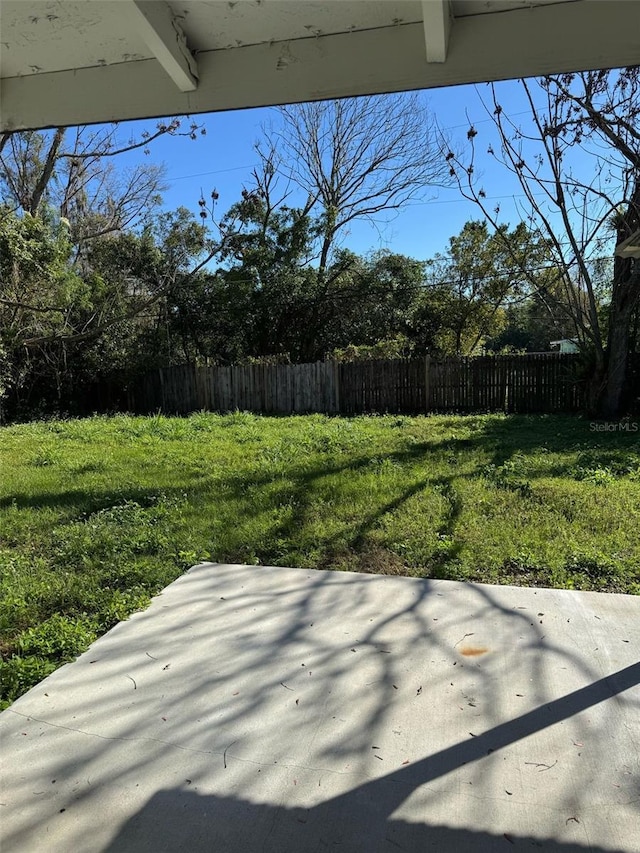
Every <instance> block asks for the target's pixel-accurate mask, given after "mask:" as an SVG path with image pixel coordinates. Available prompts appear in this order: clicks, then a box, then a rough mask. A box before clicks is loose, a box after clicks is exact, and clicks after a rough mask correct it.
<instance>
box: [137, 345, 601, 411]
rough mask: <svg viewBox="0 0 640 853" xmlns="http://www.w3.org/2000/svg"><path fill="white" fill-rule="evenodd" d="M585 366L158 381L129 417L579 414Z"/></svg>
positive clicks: (280, 372)
mask: <svg viewBox="0 0 640 853" xmlns="http://www.w3.org/2000/svg"><path fill="white" fill-rule="evenodd" d="M579 364H580V360H579V356H577V355H575V354H569V353H562V354H560V353H531V354H527V355H518V356H500V355H498V356H481V357H473V358H468V357H451V358H431V357H430V356H426V357H425V358H419V359H388V360H377V361H361V362H335V361H322V362H316V363H315V364H285V365H264V364H247V365H238V366H232V367H196V366H195V365H184V366H180V367H167V368H162V369H160V370H155V371H152V372H151V373H149V374H147V375H146V376H144V377H142V378H141V379H139V380H138V381H137V382H136V383H135V384H134V385H133V387H131V388H130V390H129V400H128V406H129V409H130V410H132V411H135V412H139V413H149V412H154V411H162V412H166V413H175V414H187V413H188V412H194V411H199V410H202V409H204V410H208V411H218V412H227V411H234V410H235V409H240V410H245V411H251V412H264V413H271V414H292V413H305V412H325V413H329V414H358V413H361V412H395V413H407V414H416V413H420V412H433V411H436V412H438V411H439V412H447V411H453V412H473V411H505V412H573V411H579V410H580V409H581V408H583V406H584V383H583V382H581V381H580V379H579V371H578V368H579Z"/></svg>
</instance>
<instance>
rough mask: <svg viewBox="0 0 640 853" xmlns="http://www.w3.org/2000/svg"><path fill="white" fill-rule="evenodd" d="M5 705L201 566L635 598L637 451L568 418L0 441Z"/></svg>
mask: <svg viewBox="0 0 640 853" xmlns="http://www.w3.org/2000/svg"><path fill="white" fill-rule="evenodd" d="M0 470H1V471H2V478H1V481H0V584H1V586H0V643H1V647H0V648H1V651H2V663H1V672H0V676H1V678H0V680H1V681H2V686H3V694H2V695H3V700H4V704H5V705H6V704H7V703H8V702H9V701H12V700H13V699H14V698H16V697H17V696H18V695H20V694H21V693H22V692H24V691H25V690H27V689H28V688H29V687H31V686H32V685H33V684H35V683H37V682H38V681H39V680H40V679H41V678H43V677H44V676H45V675H47V674H48V673H49V672H51V671H52V670H53V669H55V668H56V667H57V666H59V665H60V663H61V662H63V661H67V660H71V659H73V658H74V657H75V656H76V655H77V654H78V653H79V652H80V651H82V650H84V649H85V648H86V647H87V645H88V644H89V643H90V642H91V641H92V640H93V639H95V638H96V637H97V636H98V635H99V634H101V633H103V632H104V631H106V630H107V629H108V628H110V627H111V626H112V625H114V624H115V623H116V622H118V621H120V620H121V619H124V618H126V617H127V615H129V614H130V613H131V612H133V611H134V610H137V609H141V608H143V607H144V606H145V605H146V604H147V602H148V601H149V598H150V596H151V595H153V594H154V593H156V592H157V591H159V590H160V589H162V588H163V587H164V586H166V585H167V584H168V583H170V582H171V581H172V580H174V579H175V578H176V577H177V576H178V575H179V574H180V573H181V572H183V571H184V570H185V569H187V568H188V567H189V566H191V565H193V564H194V563H196V562H198V561H200V560H214V561H218V562H238V563H250V564H255V565H282V566H294V567H298V566H299V567H306V568H309V567H310V568H331V569H338V570H347V569H348V570H352V571H369V572H381V573H392V574H402V575H410V576H414V577H438V578H450V579H454V580H472V581H485V582H490V583H515V584H524V585H544V586H556V587H568V588H575V589H595V590H602V591H612V592H627V593H636V594H638V593H640V541H639V539H640V536H639V532H638V531H639V530H640V435H639V434H638V433H633V432H621V431H618V432H598V431H595V430H594V429H592V427H591V426H590V423H589V422H588V421H587V420H584V419H580V418H575V417H560V416H504V415H480V416H430V417H404V416H402V417H397V416H384V417H356V418H327V417H324V416H320V415H310V416H300V417H288V418H268V417H260V416H255V415H250V414H244V413H236V414H230V415H226V416H221V415H214V414H204V413H200V414H195V415H192V416H191V417H188V418H167V417H163V416H153V417H147V418H142V417H130V416H126V415H122V416H117V417H113V418H106V417H96V418H90V419H84V420H69V421H51V422H44V423H33V424H27V425H18V426H11V427H4V428H2V429H1V430H0Z"/></svg>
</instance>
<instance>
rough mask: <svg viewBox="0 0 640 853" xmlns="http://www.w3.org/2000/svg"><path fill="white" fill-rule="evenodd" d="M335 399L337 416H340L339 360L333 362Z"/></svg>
mask: <svg viewBox="0 0 640 853" xmlns="http://www.w3.org/2000/svg"><path fill="white" fill-rule="evenodd" d="M333 399H334V400H335V407H336V409H335V411H336V414H337V415H339V414H340V364H339V362H338V361H337V360H335V361H334V362H333Z"/></svg>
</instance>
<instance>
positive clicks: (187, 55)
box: [123, 0, 198, 92]
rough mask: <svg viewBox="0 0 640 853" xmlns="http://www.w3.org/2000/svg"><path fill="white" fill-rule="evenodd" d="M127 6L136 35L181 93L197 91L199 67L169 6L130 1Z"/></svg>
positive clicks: (153, 1) (154, 0) (159, 0)
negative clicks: (137, 34)
mask: <svg viewBox="0 0 640 853" xmlns="http://www.w3.org/2000/svg"><path fill="white" fill-rule="evenodd" d="M124 5H125V4H123V6H124ZM126 6H127V7H128V10H129V13H130V16H131V20H132V21H133V26H134V27H135V29H136V31H137V32H138V33H139V34H140V36H141V37H142V39H143V40H144V43H145V44H146V45H147V47H148V48H149V50H150V51H151V52H152V53H153V55H154V56H155V58H156V59H157V60H158V62H159V63H160V65H162V67H163V68H164V70H165V71H166V72H167V74H168V75H169V77H171V79H172V80H173V82H174V83H175V84H176V86H177V87H178V89H180V91H181V92H193V91H195V90H196V89H197V88H198V66H197V64H196V61H195V58H194V56H193V54H192V53H191V51H190V50H189V48H188V47H187V40H186V37H185V34H184V32H183V30H182V27H181V26H180V21H179V20H178V18H176V16H175V15H174V14H173V12H172V11H171V8H170V7H169V5H168V4H167V3H164V2H162V0H126Z"/></svg>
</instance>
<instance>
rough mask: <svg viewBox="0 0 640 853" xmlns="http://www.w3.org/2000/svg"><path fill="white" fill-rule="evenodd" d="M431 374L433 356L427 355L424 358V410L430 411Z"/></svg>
mask: <svg viewBox="0 0 640 853" xmlns="http://www.w3.org/2000/svg"><path fill="white" fill-rule="evenodd" d="M430 373H431V356H430V355H429V353H427V354H426V355H425V357H424V410H425V412H428V411H429V407H430V404H431V400H430V399H429V398H430V382H429V380H430V376H429V374H430Z"/></svg>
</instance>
